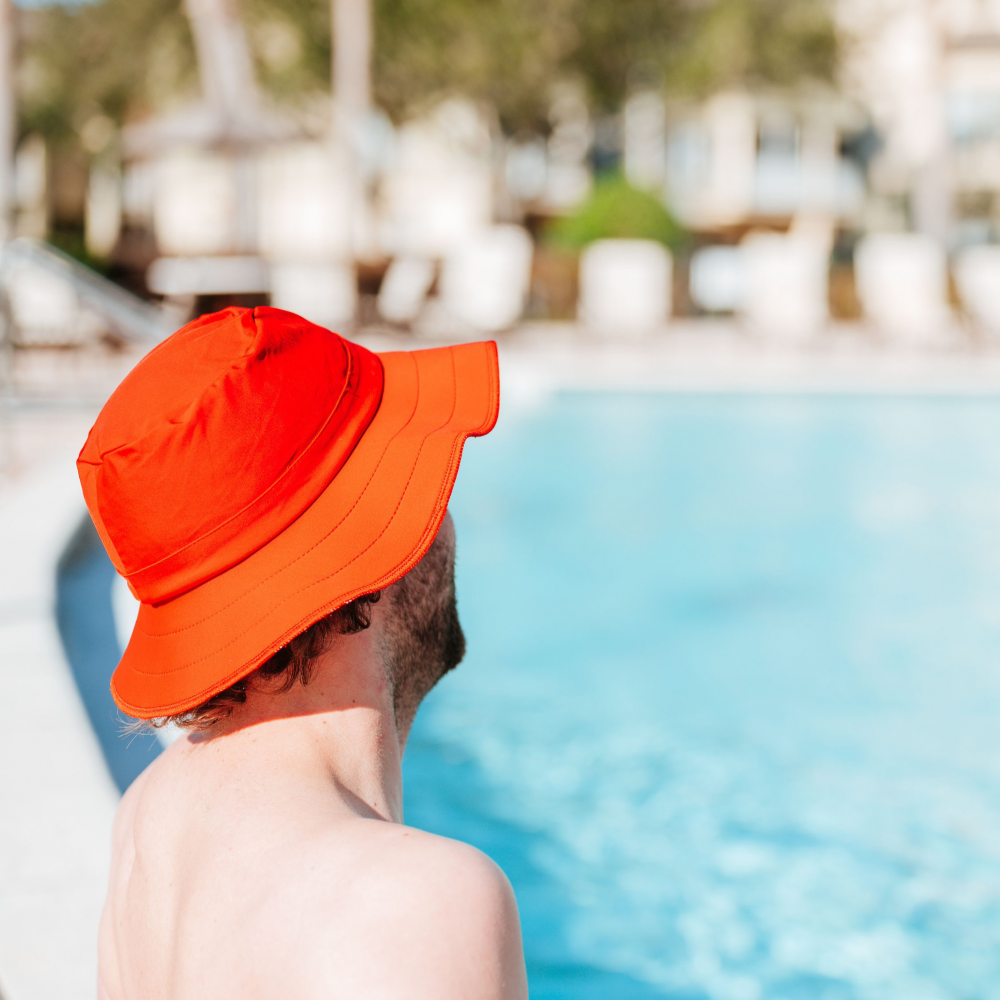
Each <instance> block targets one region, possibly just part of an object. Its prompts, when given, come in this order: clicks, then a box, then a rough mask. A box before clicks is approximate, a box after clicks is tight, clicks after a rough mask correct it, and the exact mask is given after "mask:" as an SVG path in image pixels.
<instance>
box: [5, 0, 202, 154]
mask: <svg viewBox="0 0 1000 1000" xmlns="http://www.w3.org/2000/svg"><path fill="white" fill-rule="evenodd" d="M18 14H19V20H20V29H21V30H20V35H21V38H20V45H19V49H20V51H19V56H20V60H19V62H20V66H19V73H18V82H19V88H18V90H19V93H18V102H19V111H20V117H21V128H22V129H23V130H24V131H36V132H40V133H42V134H43V135H45V136H46V137H47V138H49V139H50V140H53V141H55V142H56V143H57V144H60V143H65V142H68V141H73V140H74V139H75V136H76V133H77V132H78V131H79V130H80V129H81V128H82V127H83V126H84V125H85V124H86V122H87V120H88V119H89V118H91V117H92V116H93V115H94V114H97V113H103V114H106V115H109V116H110V117H111V118H113V119H114V120H116V121H119V122H121V121H123V120H125V119H126V118H128V117H139V116H142V115H144V114H147V113H148V112H149V111H150V110H152V109H154V108H156V107H158V106H162V104H163V103H164V102H165V101H170V100H171V99H172V100H174V101H176V100H177V99H178V97H180V96H183V95H185V94H190V93H194V92H195V88H196V87H197V74H196V70H195V61H194V48H193V44H192V41H191V35H190V30H189V28H188V22H187V18H186V17H185V16H184V14H183V11H182V10H181V7H180V3H179V2H178V0H101V2H99V3H89V4H80V5H73V6H68V7H47V8H41V9H38V10H22V11H19V12H18Z"/></svg>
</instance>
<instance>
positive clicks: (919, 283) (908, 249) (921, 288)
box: [854, 233, 951, 344]
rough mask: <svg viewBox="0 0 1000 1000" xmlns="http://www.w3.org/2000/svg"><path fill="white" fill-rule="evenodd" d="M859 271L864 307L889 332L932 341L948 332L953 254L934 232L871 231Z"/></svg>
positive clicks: (859, 253) (859, 254) (905, 339)
mask: <svg viewBox="0 0 1000 1000" xmlns="http://www.w3.org/2000/svg"><path fill="white" fill-rule="evenodd" d="M854 274H855V282H856V285H857V291H858V298H859V299H860V300H861V306H862V308H863V310H864V313H865V315H866V316H867V317H868V319H870V320H871V321H872V322H873V323H874V324H875V326H876V327H877V328H878V329H879V330H880V331H881V332H882V333H883V334H885V336H887V337H889V338H891V339H893V340H896V341H899V342H902V343H908V344H926V343H929V342H933V341H935V340H940V339H941V338H942V337H943V336H944V335H945V334H946V333H947V332H948V328H949V325H950V320H951V317H950V312H949V309H948V267H947V260H946V258H945V252H944V248H943V247H942V246H941V244H940V243H938V242H937V240H935V239H934V238H933V237H930V236H926V235H923V234H920V233H876V234H873V235H871V236H866V237H865V238H864V239H863V240H861V241H860V243H859V244H858V246H857V249H856V250H855V254H854Z"/></svg>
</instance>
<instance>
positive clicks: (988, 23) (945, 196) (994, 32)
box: [838, 0, 1000, 246]
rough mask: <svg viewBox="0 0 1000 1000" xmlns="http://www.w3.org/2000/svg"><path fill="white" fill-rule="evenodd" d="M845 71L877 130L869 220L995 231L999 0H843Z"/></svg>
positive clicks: (999, 165) (949, 237) (962, 238)
mask: <svg viewBox="0 0 1000 1000" xmlns="http://www.w3.org/2000/svg"><path fill="white" fill-rule="evenodd" d="M838 20H839V25H840V30H841V32H842V35H843V37H844V41H845V45H844V67H843V78H844V85H845V88H846V89H847V90H849V91H850V92H851V93H853V94H855V95H857V97H858V98H859V99H861V100H862V101H863V102H864V104H865V106H866V107H867V109H868V110H869V113H870V114H871V116H872V121H873V123H874V125H875V127H876V129H877V130H878V134H879V136H880V140H881V149H880V151H879V153H878V155H877V156H876V157H875V159H874V161H873V163H872V170H871V173H870V184H871V192H872V198H871V201H870V207H869V213H868V215H867V217H866V220H865V221H866V224H867V227H868V228H873V229H880V228H896V229H907V228H912V229H915V230H917V231H919V232H924V233H928V234H930V235H932V236H934V237H936V238H937V239H939V240H941V241H943V242H945V243H946V244H948V245H950V246H955V245H961V244H963V243H968V242H986V241H992V240H995V239H996V237H997V233H998V228H997V222H998V213H1000V203H998V200H997V199H998V192H1000V3H997V2H996V0H839V3H838Z"/></svg>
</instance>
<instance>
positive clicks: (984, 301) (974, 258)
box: [955, 246, 1000, 336]
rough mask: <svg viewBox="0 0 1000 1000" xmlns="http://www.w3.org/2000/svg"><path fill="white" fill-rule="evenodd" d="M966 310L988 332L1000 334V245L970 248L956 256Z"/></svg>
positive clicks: (960, 293)
mask: <svg viewBox="0 0 1000 1000" xmlns="http://www.w3.org/2000/svg"><path fill="white" fill-rule="evenodd" d="M955 284H956V285H957V286H958V294H959V296H960V298H961V300H962V305H963V306H964V307H965V311H966V312H967V313H968V314H969V316H970V317H971V318H972V320H973V321H974V322H975V323H976V324H977V326H979V327H980V328H981V329H982V330H984V331H985V332H986V333H989V334H992V335H993V336H998V335H1000V246H976V247H967V248H966V249H964V250H962V251H960V252H959V253H958V255H957V256H956V258H955Z"/></svg>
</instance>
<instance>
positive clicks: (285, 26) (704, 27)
mask: <svg viewBox="0 0 1000 1000" xmlns="http://www.w3.org/2000/svg"><path fill="white" fill-rule="evenodd" d="M242 3H243V10H244V14H245V17H246V20H247V23H248V28H249V32H250V37H251V42H252V44H253V47H254V50H255V56H256V58H257V63H258V68H259V72H260V75H261V79H262V81H263V83H264V85H265V86H266V88H267V89H268V90H269V91H270V92H271V93H272V94H273V95H274V96H275V98H276V99H278V100H280V101H282V102H285V103H289V104H294V103H295V102H297V101H298V102H302V101H303V99H304V98H307V97H309V96H312V95H316V94H318V93H328V92H329V87H330V82H329V79H330V77H329V60H330V20H329V3H328V0H242ZM20 13H21V18H22V23H23V44H22V72H21V80H22V86H21V108H22V123H23V127H25V128H30V129H33V130H37V131H40V132H42V133H44V134H46V135H47V136H49V137H51V138H58V139H60V140H65V139H67V138H71V137H72V136H73V134H74V133H75V132H76V130H78V129H79V128H80V127H81V119H86V118H87V117H88V115H89V114H92V113H93V112H94V110H95V109H96V110H101V111H103V112H104V113H105V114H108V115H110V116H111V117H112V118H114V119H115V120H117V121H123V120H125V119H127V118H130V117H139V116H142V115H144V114H147V113H148V112H149V111H151V110H153V109H154V108H156V107H157V106H162V105H163V104H164V103H169V102H172V101H173V102H176V101H177V100H178V98H179V97H183V96H184V95H187V94H191V93H194V92H195V90H196V88H197V75H196V69H195V64H194V53H193V47H192V44H191V38H190V32H189V31H188V27H187V23H186V20H185V18H184V15H183V11H182V9H181V2H180V0H100V2H95V3H89V4H83V5H78V6H77V5H74V6H72V7H56V8H47V9H42V10H32V11H21V12H20ZM374 18H375V59H374V90H375V98H376V101H377V102H378V103H379V104H381V105H382V106H383V107H385V108H386V109H387V110H388V111H389V112H390V114H392V115H393V117H396V118H399V117H402V116H404V115H406V114H408V113H410V112H412V111H413V110H414V109H416V108H419V107H420V106H421V105H423V104H425V103H427V102H429V101H431V100H434V99H435V98H437V97H440V96H443V95H445V94H448V93H455V92H459V93H463V94H467V95H469V96H471V97H473V98H476V99H481V100H484V101H488V102H489V103H491V104H492V105H493V106H494V107H496V109H497V111H498V113H499V114H500V117H501V121H502V122H503V123H504V125H505V126H506V127H507V128H508V129H510V130H512V131H514V130H517V129H519V128H525V127H528V128H531V127H543V126H544V122H545V118H546V113H547V108H548V100H549V96H550V92H551V89H552V86H553V85H554V84H555V83H556V82H557V81H559V80H562V79H566V78H567V77H570V78H575V79H578V80H580V81H582V82H583V83H584V84H585V86H586V87H587V89H588V91H589V93H590V96H591V98H592V100H593V103H594V105H595V107H597V108H598V109H601V110H605V111H610V110H615V109H617V108H618V107H620V105H621V103H622V100H623V98H624V96H625V94H626V93H627V91H628V89H629V88H630V87H631V86H634V85H635V83H636V82H637V81H639V82H649V81H653V82H656V83H660V82H662V85H663V86H665V87H666V88H667V89H668V90H669V91H670V92H671V93H672V94H675V95H684V96H698V95H702V94H705V93H708V92H710V91H712V90H714V89H716V88H718V87H720V86H726V85H731V84H751V85H753V84H779V85H790V84H794V83H796V82H797V81H799V80H802V79H803V78H815V79H821V80H831V79H832V78H833V74H834V70H835V63H836V39H835V34H834V30H833V24H832V19H831V17H830V12H829V10H828V7H827V0H697V2H696V0H374Z"/></svg>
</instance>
